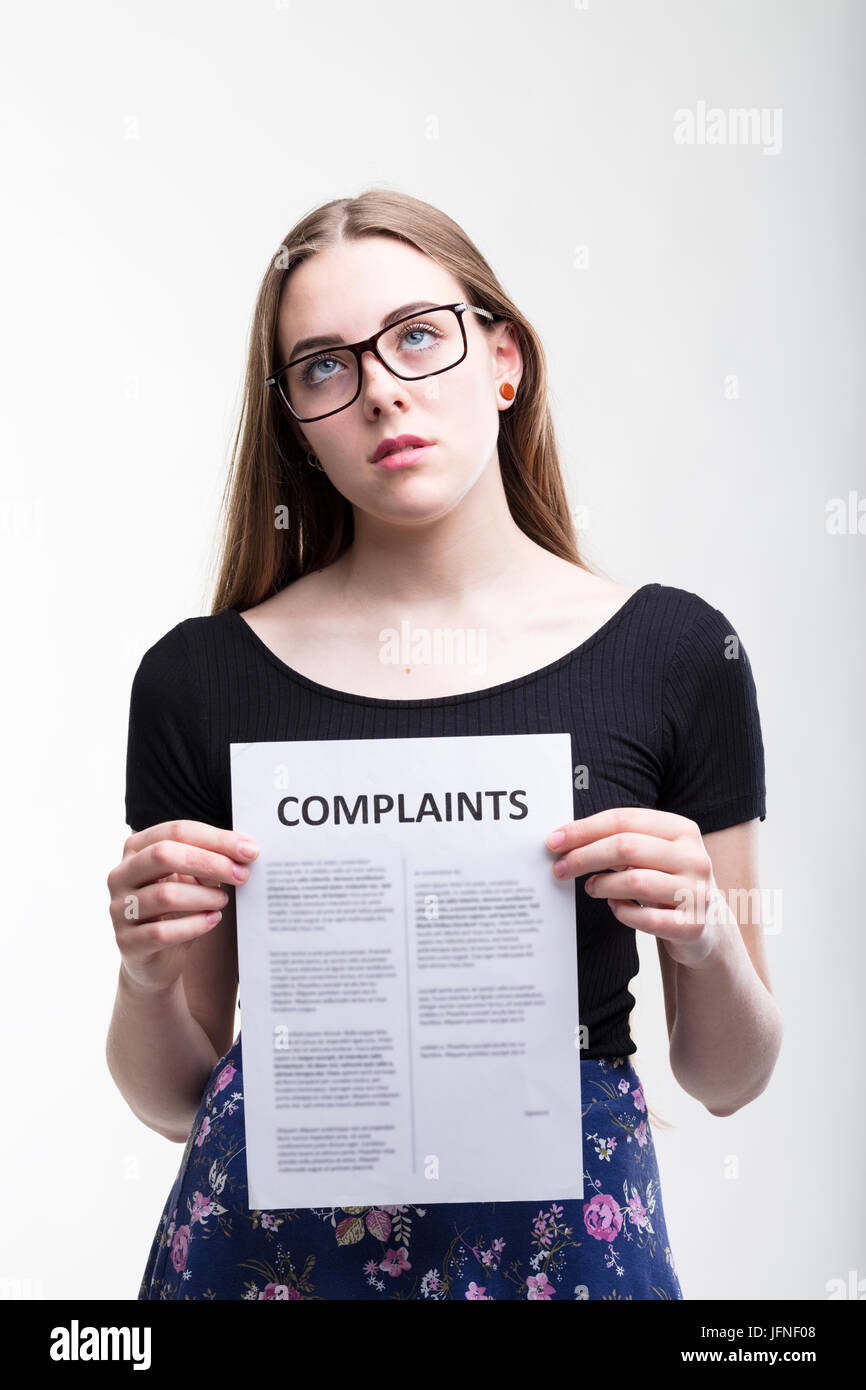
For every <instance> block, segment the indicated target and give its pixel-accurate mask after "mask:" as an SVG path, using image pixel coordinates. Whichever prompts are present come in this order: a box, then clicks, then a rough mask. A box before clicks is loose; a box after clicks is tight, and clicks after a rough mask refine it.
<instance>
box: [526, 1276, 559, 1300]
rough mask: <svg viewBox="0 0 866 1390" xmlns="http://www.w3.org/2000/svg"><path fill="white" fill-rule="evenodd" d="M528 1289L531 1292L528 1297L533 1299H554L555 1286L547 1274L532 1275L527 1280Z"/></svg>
mask: <svg viewBox="0 0 866 1390" xmlns="http://www.w3.org/2000/svg"><path fill="white" fill-rule="evenodd" d="M526 1287H527V1289H528V1290H529V1292H528V1294H527V1295H526V1297H527V1298H528V1299H529V1300H530V1301H532V1300H533V1299H545V1300H547V1299H549V1298H552V1297H553V1292H554V1290H553V1285H552V1284H551V1282H550V1280H549V1279H548V1277H547V1275H546V1274H530V1275H529V1278H528V1279H527V1280H526Z"/></svg>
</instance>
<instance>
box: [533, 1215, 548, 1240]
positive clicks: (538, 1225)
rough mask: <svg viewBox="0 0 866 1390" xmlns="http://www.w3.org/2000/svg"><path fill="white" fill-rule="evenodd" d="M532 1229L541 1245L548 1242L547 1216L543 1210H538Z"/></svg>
mask: <svg viewBox="0 0 866 1390" xmlns="http://www.w3.org/2000/svg"><path fill="white" fill-rule="evenodd" d="M534 1230H535V1234H536V1235H537V1236H538V1239H539V1241H540V1243H541V1244H542V1245H549V1244H550V1232H549V1231H548V1229H547V1217H546V1216H545V1215H544V1212H543V1211H540V1212H539V1213H538V1215H537V1216H536V1218H535V1222H534Z"/></svg>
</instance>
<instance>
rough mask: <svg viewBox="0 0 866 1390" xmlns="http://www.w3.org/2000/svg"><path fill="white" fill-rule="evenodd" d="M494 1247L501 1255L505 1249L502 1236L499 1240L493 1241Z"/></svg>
mask: <svg viewBox="0 0 866 1390" xmlns="http://www.w3.org/2000/svg"><path fill="white" fill-rule="evenodd" d="M493 1249H494V1250H495V1251H496V1253H497V1255H501V1254H502V1251H503V1250H504V1249H505V1241H504V1240H502V1239H501V1237H500V1239H499V1240H495V1241H494V1242H493Z"/></svg>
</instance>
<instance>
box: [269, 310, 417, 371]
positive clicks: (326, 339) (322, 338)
mask: <svg viewBox="0 0 866 1390" xmlns="http://www.w3.org/2000/svg"><path fill="white" fill-rule="evenodd" d="M437 307H438V306H437V305H436V304H435V303H434V301H433V300H432V299H417V300H415V301H414V302H413V303H412V304H400V305H399V306H398V307H397V308H396V309H391V310H390V312H389V313H387V314H386V315H385V317H384V318H383V320H382V322H381V323H380V324H379V327H380V328H388V327H389V326H390V325H391V324H392V323H396V321H397V319H402V318H405V317H406V315H407V314H414V313H415V311H416V309H435V308H437ZM345 341H346V340H345V338H341V337H340V335H339V333H324V334H319V336H318V337H315V338H300V339H299V340H298V342H297V343H295V346H294V347H293V348H292V351H291V352H290V353H289V356H288V359H287V360H288V361H289V362H292V361H294V359H295V358H296V357H297V356H298V354H299V353H301V352H306V351H307V350H308V349H312V348H320V347H336V346H337V344H338V343H345Z"/></svg>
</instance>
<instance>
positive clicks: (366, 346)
mask: <svg viewBox="0 0 866 1390" xmlns="http://www.w3.org/2000/svg"><path fill="white" fill-rule="evenodd" d="M441 309H453V311H454V314H455V316H456V318H457V322H458V323H459V325H460V332H461V334H462V336H463V351H462V353H461V354H460V356H459V357H458V359H457V361H456V362H452V363H451V364H450V365H449V366H447V367H437V369H436V371H435V372H422V373H421V375H420V376H403V374H402V373H401V372H395V371H394V368H393V367H391V366H389V365H388V363H387V362H386V361H385V359H384V358H383V356H382V354H381V353H380V351H379V339H380V338H382V337H384V335H385V334H386V333H390V332H391V331H392V330H393V329H394V328H397V327H398V326H399V325H400V324H401V323H409V322H410V321H411V320H412V319H418V318H421V317H422V316H423V315H424V314H436V313H439V311H440V310H441ZM467 309H468V310H470V311H471V312H472V313H473V314H483V316H484V318H487V319H491V320H492V319H493V318H494V315H493V314H491V312H490V310H489V309H480V308H479V307H478V306H477V305H476V304H464V303H463V301H462V300H458V301H457V303H456V304H437V305H434V306H433V307H432V308H430V309H417V310H416V311H415V313H414V314H404V316H403V318H401V319H397V320H395V322H394V323H389V324H388V325H387V327H386V328H380V329H379V331H378V332H377V333H373V334H371V335H370V337H369V338H364V339H363V341H362V342H360V343H334V344H333V345H332V346H333V347H334V350H335V351H337V350H338V351H340V352H351V353H353V354H354V356H355V362H356V364H357V376H358V386H357V390H356V391H355V394H354V396H353V397H352V399H351V400H350V401H346V403H345V405H338V406H337V409H336V410H326V411H325V413H324V415H305V416H302V415H299V414H298V413H297V411H296V410H293V409H292V406H291V404H290V403H289V399H288V396H287V394H286V392H285V391H284V389H283V386H282V383H281V381H280V377H281V376H282V374H283V372H286V371H288V369H289V367H296V366H297V365H298V363H299V362H308V361H309V360H310V358H311V357H321V356H322V353H324V352H327V351H328V348H327V347H320V348H318V349H317V351H315V352H305V353H304V355H303V356H302V357H293V358H292V360H291V361H290V362H287V363H286V365H285V366H284V367H280V368H279V370H278V371H276V372H274V373H273V374H272V375H271V376H268V377H265V386H268V387H274V388H276V390H277V392H278V394H279V397H280V400H281V401H282V402H283V404H284V405H285V407H286V409H287V410H290V411H291V413H292V415H293V416H294V418H295V419H296V420H297V421H298V423H299V424H302V425H309V424H311V423H312V421H314V420H327V419H328V417H329V416H330V415H337V414H338V413H339V412H340V411H341V410H348V408H349V406H350V405H354V404H355V401H356V400H357V399H358V397H359V396H360V394H361V383H362V381H363V374H362V372H361V354H362V353H364V352H372V354H373V356H374V357H376V358H377V359H378V361H379V362H381V363H382V366H383V367H384V368H385V370H386V371H388V372H390V373H391V375H392V376H396V377H398V378H399V380H400V381H423V380H424V378H425V377H428V376H441V374H442V373H443V372H450V371H451V369H452V367H459V365H460V363H461V362H462V361H464V359H465V357H466V354H467V352H468V351H469V343H468V341H467V338H466V326H465V324H464V322H463V314H464V313H465V312H466V310H467Z"/></svg>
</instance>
